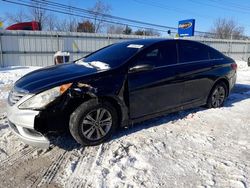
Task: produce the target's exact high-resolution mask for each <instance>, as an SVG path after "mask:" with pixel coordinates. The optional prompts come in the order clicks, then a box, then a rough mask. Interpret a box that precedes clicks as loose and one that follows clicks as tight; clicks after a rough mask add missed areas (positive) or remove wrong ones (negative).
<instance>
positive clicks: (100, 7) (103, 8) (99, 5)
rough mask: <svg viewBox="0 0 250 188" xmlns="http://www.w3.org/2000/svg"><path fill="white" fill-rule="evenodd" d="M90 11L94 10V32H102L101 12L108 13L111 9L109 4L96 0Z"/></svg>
mask: <svg viewBox="0 0 250 188" xmlns="http://www.w3.org/2000/svg"><path fill="white" fill-rule="evenodd" d="M90 11H92V12H94V26H95V32H96V33H98V32H102V29H103V27H104V26H105V24H104V21H103V20H104V17H103V15H102V14H109V13H110V11H111V6H110V5H108V4H105V3H103V2H102V1H101V0H98V1H97V2H96V4H95V5H94V7H93V8H91V9H90Z"/></svg>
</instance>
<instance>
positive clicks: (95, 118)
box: [81, 108, 112, 141]
mask: <svg viewBox="0 0 250 188" xmlns="http://www.w3.org/2000/svg"><path fill="white" fill-rule="evenodd" d="M111 127H112V115H111V113H110V112H109V111H108V110H107V109H105V108H98V109H96V110H93V111H91V112H89V113H88V114H87V115H86V116H85V117H84V119H83V121H82V126H81V128H82V134H83V135H84V136H85V137H86V138H87V139H89V140H92V141H96V140H99V139H101V138H103V137H104V136H105V135H107V134H108V132H109V131H110V129H111Z"/></svg>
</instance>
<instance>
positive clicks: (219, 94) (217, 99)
mask: <svg viewBox="0 0 250 188" xmlns="http://www.w3.org/2000/svg"><path fill="white" fill-rule="evenodd" d="M227 93H228V89H227V86H226V84H225V83H224V82H219V83H217V84H216V85H215V86H214V87H213V89H212V90H211V92H210V94H209V97H208V100H207V107H208V108H219V107H222V106H223V105H224V102H225V99H226V97H227Z"/></svg>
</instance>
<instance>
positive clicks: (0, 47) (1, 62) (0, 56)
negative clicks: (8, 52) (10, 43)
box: [0, 34, 4, 67]
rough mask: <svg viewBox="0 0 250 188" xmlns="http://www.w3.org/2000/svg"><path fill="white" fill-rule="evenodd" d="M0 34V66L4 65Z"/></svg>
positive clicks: (0, 35)
mask: <svg viewBox="0 0 250 188" xmlns="http://www.w3.org/2000/svg"><path fill="white" fill-rule="evenodd" d="M2 36H3V35H2V34H0V67H4V62H3V46H2Z"/></svg>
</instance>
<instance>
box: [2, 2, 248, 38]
mask: <svg viewBox="0 0 250 188" xmlns="http://www.w3.org/2000/svg"><path fill="white" fill-rule="evenodd" d="M53 1H54V2H58V3H64V4H66V5H71V6H74V7H80V8H85V9H88V8H91V7H93V6H94V4H95V2H96V1H95V0H61V1H56V0H53ZM102 1H103V2H105V3H107V4H109V5H110V7H111V12H110V14H111V15H113V16H119V17H124V18H129V19H133V20H139V21H143V22H149V23H153V24H159V25H165V26H170V27H177V26H178V21H179V20H184V19H195V20H196V23H195V25H196V28H195V30H198V31H204V32H208V31H210V30H211V28H212V26H213V23H214V21H215V20H216V19H218V18H228V19H234V20H235V21H236V22H237V23H238V24H239V25H241V26H243V27H244V28H245V34H246V35H248V36H250V22H249V18H250V0H237V1H235V0H206V1H201V0H178V1H177V0H174V1H170V0H102ZM22 8H24V7H22ZM18 9H20V6H17V5H13V4H9V3H7V2H4V1H2V0H0V18H1V17H4V15H5V13H6V12H15V11H17V10H18ZM58 17H65V16H64V15H58Z"/></svg>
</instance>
